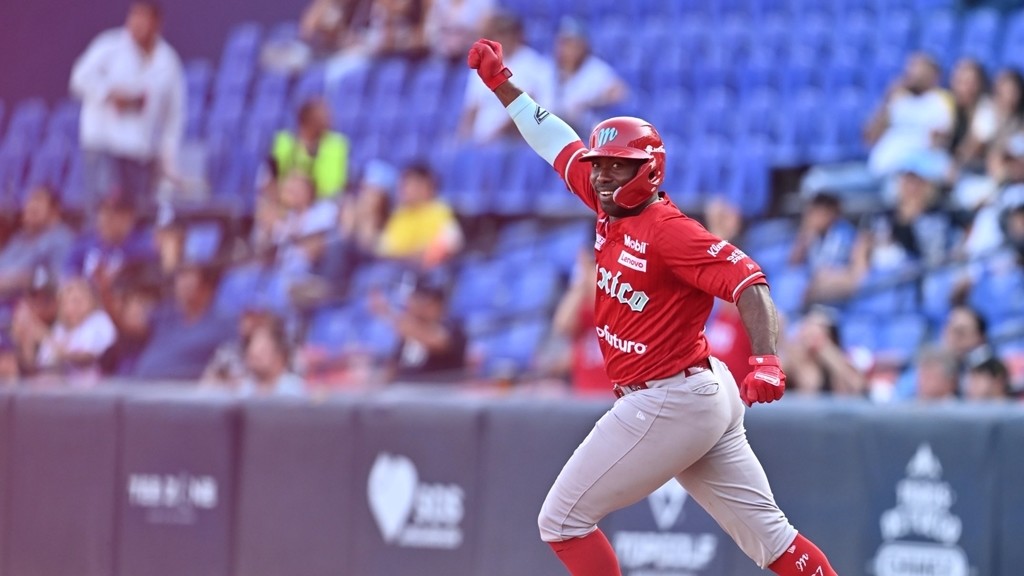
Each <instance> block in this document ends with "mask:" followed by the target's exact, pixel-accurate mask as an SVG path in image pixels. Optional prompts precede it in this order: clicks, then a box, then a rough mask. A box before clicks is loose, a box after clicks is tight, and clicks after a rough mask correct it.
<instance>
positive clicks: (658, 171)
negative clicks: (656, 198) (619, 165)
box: [580, 116, 665, 209]
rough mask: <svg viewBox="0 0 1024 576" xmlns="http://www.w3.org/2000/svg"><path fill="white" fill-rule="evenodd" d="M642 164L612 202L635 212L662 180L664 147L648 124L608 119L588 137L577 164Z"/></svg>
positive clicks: (624, 119) (629, 120) (622, 119)
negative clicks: (623, 160)
mask: <svg viewBox="0 0 1024 576" xmlns="http://www.w3.org/2000/svg"><path fill="white" fill-rule="evenodd" d="M609 157H610V158H630V159H633V160H645V161H646V162H644V164H643V166H641V167H640V169H639V170H637V172H636V177H634V178H633V179H632V180H630V181H629V182H627V183H626V184H624V185H622V186H621V187H620V188H619V189H618V190H616V191H615V194H614V195H613V196H612V200H613V201H615V203H616V204H618V205H619V206H622V207H623V208H627V209H628V208H636V207H637V206H639V205H640V204H643V203H644V202H645V201H646V200H647V199H648V198H650V197H651V195H652V194H654V193H655V192H657V191H658V187H659V186H661V183H662V181H663V180H664V179H665V143H664V142H662V140H661V135H660V134H658V131H657V130H655V129H654V126H651V123H650V122H648V121H646V120H641V119H640V118H633V117H632V116H618V117H615V118H609V119H607V120H605V121H604V122H601V123H600V124H598V125H597V126H595V127H594V131H593V132H591V133H590V150H589V151H587V152H586V153H585V154H583V155H582V156H580V161H581V162H590V161H592V160H593V159H594V158H609Z"/></svg>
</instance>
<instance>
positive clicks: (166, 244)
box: [153, 213, 187, 276]
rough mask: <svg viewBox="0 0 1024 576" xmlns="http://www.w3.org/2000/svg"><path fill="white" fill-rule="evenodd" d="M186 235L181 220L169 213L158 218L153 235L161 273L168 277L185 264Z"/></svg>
mask: <svg viewBox="0 0 1024 576" xmlns="http://www.w3.org/2000/svg"><path fill="white" fill-rule="evenodd" d="M186 233H187V230H186V229H185V224H184V223H183V222H182V221H181V219H180V218H176V217H174V215H173V214H168V213H165V214H162V215H161V216H160V217H158V219H157V222H156V230H155V232H154V233H153V241H154V243H155V246H154V248H155V252H156V256H157V261H158V262H159V267H160V271H161V272H163V273H164V274H166V275H168V276H169V275H171V274H173V273H174V271H175V270H177V269H178V268H180V267H181V265H182V264H183V263H184V260H185V237H186Z"/></svg>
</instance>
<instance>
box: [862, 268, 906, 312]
mask: <svg viewBox="0 0 1024 576" xmlns="http://www.w3.org/2000/svg"><path fill="white" fill-rule="evenodd" d="M899 278H900V274H899V273H897V274H892V273H887V272H874V271H872V272H871V273H869V274H868V278H867V279H866V280H865V281H864V282H863V283H862V284H861V287H860V288H859V289H858V291H857V293H856V294H854V296H853V297H852V298H850V300H849V301H848V302H847V303H846V311H847V312H848V313H850V314H874V315H877V316H888V315H892V314H902V313H908V312H915V311H916V309H917V289H916V286H915V285H914V284H912V283H910V282H906V281H902V282H901V281H900V280H899Z"/></svg>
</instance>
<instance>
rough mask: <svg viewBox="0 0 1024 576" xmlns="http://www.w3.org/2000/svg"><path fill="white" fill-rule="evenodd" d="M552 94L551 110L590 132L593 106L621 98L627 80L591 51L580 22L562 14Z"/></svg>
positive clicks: (574, 126)
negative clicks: (623, 79) (563, 16)
mask: <svg viewBox="0 0 1024 576" xmlns="http://www.w3.org/2000/svg"><path fill="white" fill-rule="evenodd" d="M555 65H556V66H557V77H556V79H555V98H554V100H552V104H551V113H552V114H557V115H558V116H559V117H560V118H562V119H563V120H565V121H566V122H568V123H569V125H571V126H572V127H573V128H575V129H576V130H577V131H579V132H581V133H586V132H589V131H590V129H591V128H592V127H593V125H594V124H596V123H597V122H598V121H600V120H602V119H604V117H605V115H601V117H600V118H598V117H597V115H595V109H596V108H600V107H602V106H609V105H611V104H616V103H618V102H622V100H624V99H625V98H626V94H627V89H626V84H625V83H624V82H623V81H622V79H621V78H619V75H618V74H617V73H616V72H615V70H614V69H613V68H612V67H611V66H610V65H609V64H608V63H607V62H605V61H604V60H602V59H600V58H598V57H597V56H594V55H593V54H592V53H591V52H590V41H589V39H588V38H587V32H586V30H585V29H584V27H583V24H582V23H581V22H580V21H578V20H576V19H575V18H563V19H562V21H561V23H560V25H559V28H558V42H557V44H556V45H555Z"/></svg>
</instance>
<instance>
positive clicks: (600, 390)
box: [545, 246, 612, 394]
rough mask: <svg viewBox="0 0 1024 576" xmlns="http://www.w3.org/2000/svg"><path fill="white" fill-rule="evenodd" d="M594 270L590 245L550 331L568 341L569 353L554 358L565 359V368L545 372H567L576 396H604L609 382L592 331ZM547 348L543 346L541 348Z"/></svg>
mask: <svg viewBox="0 0 1024 576" xmlns="http://www.w3.org/2000/svg"><path fill="white" fill-rule="evenodd" d="M596 283H597V267H596V266H595V264H594V252H593V250H592V249H591V248H590V246H586V247H584V248H583V249H582V250H580V252H579V255H578V257H577V258H576V267H575V268H574V269H573V274H572V280H571V282H570V283H569V287H568V289H567V290H566V291H565V294H563V295H562V298H561V299H560V300H559V302H558V306H557V307H556V308H555V315H554V318H553V319H552V322H551V331H552V333H553V334H554V335H557V336H558V337H559V338H560V339H562V340H565V341H567V342H568V345H569V347H570V350H571V351H570V353H569V354H564V353H561V352H562V351H561V350H559V351H558V352H559V354H558V356H561V357H562V358H565V359H566V360H568V362H567V364H568V365H567V366H564V367H560V366H557V365H554V364H551V360H548V363H549V364H551V365H549V366H548V367H547V369H548V370H549V371H552V372H559V371H567V372H568V373H569V380H570V383H571V385H572V389H573V391H574V392H577V393H583V394H587V393H594V394H608V391H609V390H611V387H612V383H611V381H610V380H609V379H608V374H607V373H606V372H605V370H604V358H603V357H602V355H601V347H600V345H599V343H598V339H597V333H596V332H595V331H594V299H595V298H596V294H595V292H594V286H595V284H596ZM545 348H547V346H545Z"/></svg>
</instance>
